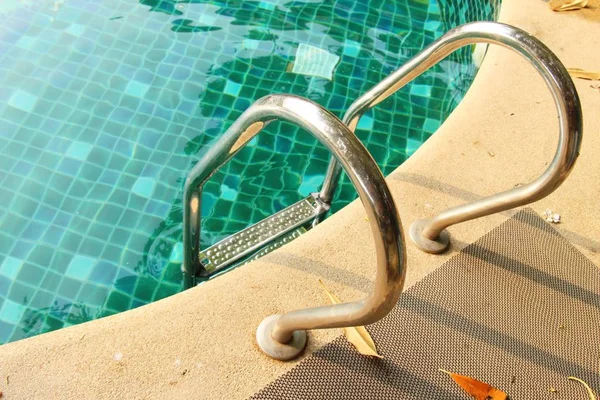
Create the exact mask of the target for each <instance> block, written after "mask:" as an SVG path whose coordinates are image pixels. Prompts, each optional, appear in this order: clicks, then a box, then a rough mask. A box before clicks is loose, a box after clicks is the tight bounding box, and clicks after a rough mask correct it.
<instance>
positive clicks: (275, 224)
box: [199, 194, 329, 275]
mask: <svg viewBox="0 0 600 400" xmlns="http://www.w3.org/2000/svg"><path fill="white" fill-rule="evenodd" d="M328 209H329V206H327V205H325V204H323V203H321V202H319V201H318V200H317V199H316V195H314V194H311V195H310V196H308V197H306V198H305V199H302V200H300V201H299V202H297V203H295V204H292V205H291V206H289V207H286V208H284V209H283V210H281V211H278V212H276V213H275V214H273V215H271V216H270V217H267V218H265V219H263V220H262V221H259V222H257V223H256V224H254V225H251V226H249V227H248V228H246V229H244V230H242V231H239V232H238V233H236V234H233V235H231V236H229V237H227V238H225V239H223V240H221V241H220V242H218V243H216V244H214V245H212V246H210V247H209V248H207V249H205V250H202V251H201V252H200V257H199V259H200V264H201V265H202V267H203V268H202V269H201V271H200V273H201V274H202V275H213V274H215V273H216V272H218V271H219V270H221V269H223V268H225V267H227V266H229V265H231V264H233V263H234V262H236V261H237V260H239V259H241V258H242V257H244V256H247V255H248V254H250V253H252V252H254V251H255V250H258V249H259V248H261V247H262V246H264V245H266V244H267V243H270V242H273V241H274V240H276V239H277V238H279V237H281V236H283V235H285V234H286V233H288V232H290V231H291V230H293V229H295V228H298V227H300V226H302V225H304V224H306V223H307V222H310V221H312V220H314V219H315V218H317V217H319V216H320V215H321V214H323V213H325V212H326V211H327V210H328ZM295 233H296V232H294V234H295ZM292 236H293V235H292ZM294 238H295V237H294ZM286 239H288V238H287V237H286ZM292 239H293V238H292V237H290V238H289V240H292ZM276 243H278V242H275V243H273V244H272V245H275V244H276ZM280 245H281V244H280ZM265 254H266V253H265Z"/></svg>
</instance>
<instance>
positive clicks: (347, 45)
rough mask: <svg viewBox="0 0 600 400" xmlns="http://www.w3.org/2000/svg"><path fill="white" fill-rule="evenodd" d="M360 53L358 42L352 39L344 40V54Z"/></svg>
mask: <svg viewBox="0 0 600 400" xmlns="http://www.w3.org/2000/svg"><path fill="white" fill-rule="evenodd" d="M358 53H360V43H358V42H355V41H354V40H346V41H345V42H344V53H343V54H344V55H345V56H350V57H356V56H358Z"/></svg>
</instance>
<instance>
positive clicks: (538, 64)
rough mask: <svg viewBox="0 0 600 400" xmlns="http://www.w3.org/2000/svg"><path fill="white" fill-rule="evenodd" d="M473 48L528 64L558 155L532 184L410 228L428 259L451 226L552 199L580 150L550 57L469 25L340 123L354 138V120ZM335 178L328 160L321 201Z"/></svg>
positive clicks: (575, 105)
mask: <svg viewBox="0 0 600 400" xmlns="http://www.w3.org/2000/svg"><path fill="white" fill-rule="evenodd" d="M473 43H491V44H498V45H501V46H503V47H506V48H509V49H512V50H514V51H516V52H517V53H519V54H520V55H521V56H523V57H524V58H525V59H526V60H528V61H529V62H530V63H531V64H533V66H534V67H535V69H536V70H537V71H538V72H539V73H540V75H541V76H542V77H543V79H544V81H545V82H546V85H547V86H548V88H549V89H550V91H551V92H552V96H553V98H554V103H555V104H556V108H557V110H558V117H559V124H560V134H559V141H558V149H557V150H556V154H555V155H554V159H553V160H552V162H551V163H550V165H549V166H548V168H547V169H546V171H545V172H544V173H543V174H542V175H541V176H540V177H538V178H537V179H536V180H534V181H533V182H530V183H528V184H527V185H524V186H521V187H519V188H515V189H511V190H508V191H505V192H502V193H499V194H496V195H493V196H490V197H486V198H483V199H480V200H477V201H474V202H472V203H469V204H465V205H461V206H458V207H453V208H450V209H448V210H446V211H443V212H442V213H440V214H438V215H437V216H436V217H434V218H432V219H430V220H419V221H416V222H415V223H413V224H412V225H411V229H410V236H411V239H412V240H413V241H414V242H415V243H416V244H417V246H419V248H421V249H422V250H424V251H427V252H430V253H440V252H442V251H444V250H445V249H446V248H447V246H448V244H449V236H448V234H447V231H445V229H446V228H447V227H449V226H451V225H454V224H457V223H460V222H464V221H469V220H471V219H475V218H479V217H482V216H485V215H489V214H493V213H496V212H500V211H504V210H508V209H510V208H513V207H518V206H521V205H524V204H528V203H531V202H533V201H536V200H539V199H541V198H543V197H545V196H547V195H549V194H550V193H552V192H553V191H554V190H556V188H558V187H559V186H560V184H561V183H562V182H563V181H564V180H565V179H566V178H567V176H568V175H569V172H570V171H571V169H572V168H573V165H574V164H575V160H576V159H577V156H578V155H579V148H580V146H581V135H582V115H581V105H580V102H579V97H578V95H577V91H576V89H575V86H574V84H573V81H572V80H571V78H570V76H569V74H568V72H567V70H566V69H565V67H564V66H563V65H562V63H561V62H560V61H559V59H558V58H557V57H556V56H555V55H554V54H553V53H552V51H550V49H548V48H547V47H546V46H545V45H544V44H543V43H542V42H540V41H539V40H538V39H536V38H535V37H533V36H531V35H529V34H528V33H527V32H525V31H523V30H521V29H518V28H515V27H513V26H510V25H506V24H501V23H496V22H474V23H469V24H465V25H462V26H459V27H457V28H455V29H453V30H451V31H449V32H448V33H446V34H445V35H443V36H442V37H440V38H439V39H438V40H436V41H435V42H433V43H432V44H431V45H430V46H429V47H427V48H426V49H424V50H423V51H421V52H420V53H419V54H417V55H416V56H415V57H414V58H412V59H411V60H410V61H408V62H407V63H406V64H405V65H403V66H402V67H401V68H400V69H398V70H397V71H395V72H394V73H392V74H391V75H390V76H388V77H387V78H385V79H384V80H383V81H381V82H380V83H379V84H377V85H376V86H375V87H373V88H372V89H371V90H369V91H368V92H367V93H365V94H364V95H363V96H361V97H360V98H359V99H357V100H356V101H355V102H354V103H352V105H351V106H350V108H349V110H348V112H346V114H345V115H344V118H343V121H344V123H345V124H346V125H347V126H348V127H349V128H350V130H351V131H353V132H354V130H355V129H356V125H357V124H358V120H359V119H360V117H361V116H362V115H363V114H364V113H365V112H366V111H367V110H369V109H370V108H372V107H374V106H375V105H377V104H379V103H380V102H382V101H383V100H385V99H386V98H387V97H389V96H391V95H392V94H394V93H395V92H396V91H398V90H399V89H401V88H402V87H403V86H405V85H406V84H407V83H409V82H410V81H412V80H413V79H415V78H416V77H418V76H419V75H421V74H422V73H423V72H425V71H426V70H427V69H429V68H431V67H432V66H433V65H435V64H437V63H438V62H440V61H441V60H442V59H444V58H445V57H446V56H448V55H449V54H450V53H452V52H454V51H455V50H457V49H459V48H461V47H463V46H466V45H469V44H473ZM340 174H341V168H340V166H339V164H338V163H337V162H336V160H335V159H332V160H331V161H330V163H329V166H328V169H327V175H326V177H325V181H324V183H323V187H322V188H321V192H320V196H319V197H320V199H321V201H324V202H329V201H331V199H332V196H333V193H334V191H335V188H336V186H337V182H338V180H339V177H340Z"/></svg>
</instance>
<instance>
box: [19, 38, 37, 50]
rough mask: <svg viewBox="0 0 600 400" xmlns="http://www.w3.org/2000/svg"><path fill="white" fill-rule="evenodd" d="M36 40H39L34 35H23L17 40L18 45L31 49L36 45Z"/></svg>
mask: <svg viewBox="0 0 600 400" xmlns="http://www.w3.org/2000/svg"><path fill="white" fill-rule="evenodd" d="M36 42H37V40H36V39H35V38H34V37H33V36H22V37H21V39H19V41H18V42H17V46H19V47H20V48H22V49H25V50H30V49H32V48H33V47H34V46H35V44H36Z"/></svg>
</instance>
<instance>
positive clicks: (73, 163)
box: [58, 158, 82, 176]
mask: <svg viewBox="0 0 600 400" xmlns="http://www.w3.org/2000/svg"><path fill="white" fill-rule="evenodd" d="M81 165H82V163H81V161H80V160H74V159H71V158H65V159H64V160H62V162H61V163H60V165H59V166H58V170H59V171H60V172H62V173H64V174H67V175H70V176H77V175H78V172H79V170H80V169H81Z"/></svg>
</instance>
